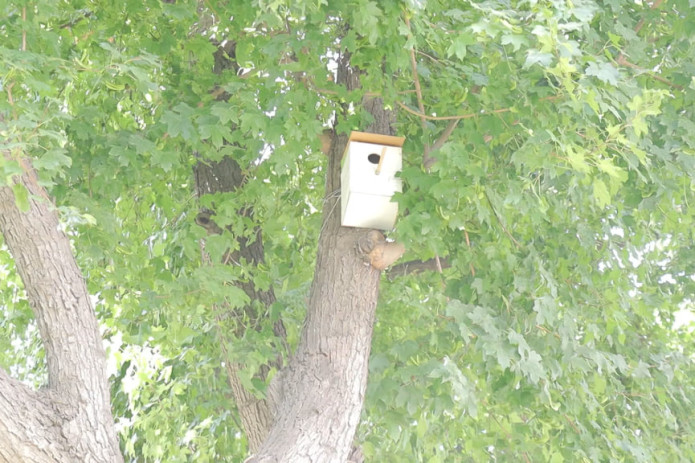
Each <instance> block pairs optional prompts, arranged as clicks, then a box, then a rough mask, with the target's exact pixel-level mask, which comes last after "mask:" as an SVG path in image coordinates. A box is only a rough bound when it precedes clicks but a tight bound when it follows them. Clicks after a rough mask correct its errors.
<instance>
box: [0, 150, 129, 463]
mask: <svg viewBox="0 0 695 463" xmlns="http://www.w3.org/2000/svg"><path fill="white" fill-rule="evenodd" d="M3 155H4V156H5V157H6V158H8V159H11V156H10V155H9V153H7V152H5V153H3ZM20 165H22V166H23V168H24V170H25V172H24V174H22V175H21V176H16V177H14V178H13V179H12V180H11V183H13V184H14V185H13V187H14V189H16V190H17V191H22V190H26V191H27V192H28V194H29V199H28V207H29V209H28V211H27V212H22V211H20V210H19V208H18V207H17V205H16V202H15V196H14V192H13V188H12V187H9V186H4V187H0V232H1V233H2V235H3V237H4V240H5V244H6V245H7V247H8V249H9V250H10V253H11V254H12V256H13V258H14V260H15V263H16V266H17V273H18V274H19V275H20V277H21V278H22V281H23V282H24V287H25V289H26V293H27V298H28V300H29V304H30V306H31V308H32V311H33V312H34V315H35V317H36V321H37V325H38V328H39V333H40V334H41V338H42V340H43V344H44V348H45V350H46V362H47V364H48V393H50V395H51V397H56V398H60V405H61V409H62V414H61V418H62V420H63V421H62V423H61V424H60V425H61V426H63V428H62V430H61V433H62V434H61V435H62V436H63V438H64V439H68V440H72V441H73V442H79V441H82V442H84V443H85V445H79V444H78V445H73V448H80V449H81V451H83V452H84V454H81V455H77V456H76V457H78V458H77V459H79V460H81V461H95V460H99V461H104V462H116V461H122V457H121V455H120V450H119V447H118V439H117V438H116V433H115V429H114V427H113V417H112V415H111V408H110V407H111V406H110V393H109V385H108V381H107V377H106V371H105V370H106V359H105V354H104V348H103V346H102V341H101V336H100V333H99V326H98V324H97V320H96V316H95V314H94V310H93V309H92V305H91V302H90V299H89V293H88V292H87V286H86V284H85V282H84V279H83V277H82V273H81V271H80V269H79V268H78V267H77V263H76V262H75V258H74V257H73V255H72V249H71V247H70V240H69V238H68V237H67V236H66V235H65V233H63V231H62V230H61V227H60V224H59V222H58V216H57V214H56V212H55V210H54V208H53V206H52V204H51V203H50V202H49V201H47V200H46V199H45V198H47V197H48V196H47V194H46V192H45V190H44V189H43V188H42V187H41V186H39V184H38V182H37V178H36V174H35V172H34V171H33V168H32V167H31V164H30V163H29V161H28V160H26V159H24V160H22V159H20ZM5 383H6V384H7V380H5ZM15 389H16V388H15ZM15 394H19V393H18V392H15ZM15 405H16V404H15ZM53 405H54V407H57V406H58V403H57V402H54V403H53ZM13 420H17V417H15V418H14V419H13ZM88 429H89V430H91V431H92V432H91V433H87V434H85V435H79V434H80V432H84V431H85V430H88ZM38 436H40V435H39V434H35V435H34V437H33V438H34V439H39V437H38ZM90 441H91V442H98V443H99V444H98V446H97V447H98V448H94V447H93V446H92V444H91V443H90ZM37 445H38V443H37ZM56 445H57V444H56ZM54 461H57V460H54Z"/></svg>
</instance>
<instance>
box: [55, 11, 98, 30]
mask: <svg viewBox="0 0 695 463" xmlns="http://www.w3.org/2000/svg"><path fill="white" fill-rule="evenodd" d="M93 14H94V13H92V12H91V11H87V12H86V13H85V14H83V15H80V16H79V17H77V18H75V19H73V20H72V21H68V22H66V23H64V24H61V25H60V26H58V28H59V29H69V28H71V27H75V25H77V23H79V22H80V21H82V20H83V19H87V18H89V17H90V16H92V15H93Z"/></svg>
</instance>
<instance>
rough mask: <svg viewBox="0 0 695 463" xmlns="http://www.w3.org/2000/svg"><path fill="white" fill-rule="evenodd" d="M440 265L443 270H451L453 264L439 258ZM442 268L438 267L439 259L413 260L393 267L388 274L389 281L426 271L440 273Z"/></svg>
mask: <svg viewBox="0 0 695 463" xmlns="http://www.w3.org/2000/svg"><path fill="white" fill-rule="evenodd" d="M439 263H440V266H441V269H445V268H450V267H451V263H450V262H449V260H448V259H446V258H442V257H440V258H439ZM440 266H438V265H437V259H428V260H424V261H423V260H411V261H408V262H403V263H402V264H398V265H394V266H393V267H391V268H390V269H389V271H388V273H387V275H388V277H389V279H394V278H397V277H402V276H405V275H412V274H416V273H421V272H426V271H435V272H439V271H440Z"/></svg>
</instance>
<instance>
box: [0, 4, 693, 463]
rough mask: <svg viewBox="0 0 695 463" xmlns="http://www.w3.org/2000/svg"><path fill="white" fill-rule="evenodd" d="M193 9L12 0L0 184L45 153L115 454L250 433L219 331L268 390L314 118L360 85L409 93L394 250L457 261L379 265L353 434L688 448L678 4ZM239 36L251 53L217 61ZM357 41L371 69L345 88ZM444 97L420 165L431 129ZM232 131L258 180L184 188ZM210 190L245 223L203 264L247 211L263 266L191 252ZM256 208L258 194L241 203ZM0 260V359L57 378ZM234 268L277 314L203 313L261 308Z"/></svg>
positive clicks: (683, 68) (231, 455)
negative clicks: (338, 69)
mask: <svg viewBox="0 0 695 463" xmlns="http://www.w3.org/2000/svg"><path fill="white" fill-rule="evenodd" d="M201 5H202V9H203V12H202V13H201V12H199V11H197V6H198V5H197V3H196V2H192V1H188V2H186V1H179V2H176V3H173V4H170V3H165V2H160V1H154V0H145V1H126V2H99V1H97V2H87V1H84V0H82V1H80V0H76V1H70V2H67V1H60V2H54V1H50V0H35V1H25V2H9V3H7V4H5V5H4V6H3V7H2V18H3V19H2V20H1V21H0V37H1V39H2V40H1V42H0V43H2V46H0V87H1V90H2V92H1V94H0V131H1V133H2V142H0V143H1V145H0V146H1V149H2V151H3V152H7V153H10V154H11V156H10V157H9V158H6V157H4V156H2V157H0V170H1V174H2V175H0V181H2V182H8V181H9V180H10V179H11V178H12V177H13V176H14V175H17V174H19V173H21V172H22V165H21V161H20V159H21V157H22V156H29V157H31V159H32V160H33V164H34V167H35V168H36V169H37V171H38V174H39V176H40V179H41V181H42V182H43V184H44V185H46V186H47V187H48V188H49V191H50V194H51V195H52V196H53V197H54V198H55V200H56V204H57V206H58V209H59V211H60V214H61V218H62V221H63V223H64V226H65V228H66V230H67V231H68V232H69V233H70V234H71V236H72V237H74V245H75V252H76V255H77V258H78V261H79V263H80V265H81V267H82V269H83V271H84V273H85V276H86V278H87V281H88V284H89V288H90V291H91V292H92V294H94V297H95V300H96V301H97V311H98V315H99V317H100V321H101V324H102V328H103V331H104V337H105V339H106V342H107V346H108V349H109V361H110V369H111V374H112V375H113V391H112V392H113V402H114V409H115V414H116V415H117V420H118V424H119V429H120V432H121V438H122V445H123V450H124V452H125V454H126V456H127V457H128V458H130V459H131V460H133V461H135V460H136V459H138V461H170V462H174V461H196V462H205V461H221V460H224V461H236V460H238V459H239V458H240V457H241V455H243V454H244V449H245V445H246V444H245V440H244V437H243V436H242V435H241V433H240V430H239V426H238V424H237V423H238V421H237V418H236V416H237V415H236V410H235V409H234V408H230V404H229V399H228V397H229V390H228V385H227V383H226V381H225V379H224V373H223V368H222V367H221V365H220V358H221V352H220V346H219V343H218V342H217V341H216V339H217V337H216V336H217V332H218V330H219V329H223V330H226V331H228V332H233V333H237V334H238V336H237V337H236V338H235V339H234V340H233V341H231V343H232V345H231V346H228V347H229V348H230V351H232V352H234V353H235V355H236V356H237V360H239V361H241V362H243V364H244V366H245V370H244V372H245V376H244V378H245V382H246V384H247V386H248V388H249V389H250V390H252V391H254V392H255V393H256V394H257V395H262V394H263V392H264V389H265V384H264V383H262V382H259V381H257V380H256V379H254V374H255V373H256V372H257V371H258V368H259V367H260V366H261V365H263V364H264V363H266V362H267V361H268V360H269V359H272V358H273V357H274V355H275V352H273V350H272V348H271V346H272V337H273V332H272V326H271V325H272V322H273V321H274V320H277V319H282V320H283V321H284V322H285V324H286V326H287V327H288V338H289V342H290V344H291V345H296V342H297V340H298V337H299V332H300V330H301V323H302V320H303V310H304V309H303V304H304V299H305V297H306V294H307V291H308V284H309V282H310V280H311V277H312V274H313V269H312V266H313V261H314V252H315V247H316V246H315V243H316V240H317V236H318V233H319V228H320V217H319V216H318V214H317V211H318V210H320V209H321V202H322V200H323V199H322V198H323V195H324V192H323V173H324V170H323V166H324V162H325V158H324V156H323V155H322V154H320V152H319V142H318V137H317V135H318V134H319V133H320V132H321V130H322V129H323V127H324V126H325V125H326V124H327V123H328V122H329V121H331V120H332V118H333V115H334V114H335V113H336V112H337V113H339V114H343V113H344V112H345V109H346V108H353V109H354V110H353V111H349V112H348V114H346V115H341V116H340V117H339V118H338V119H337V121H338V123H337V126H336V130H337V131H338V132H347V131H349V130H352V129H359V128H363V127H365V126H366V125H367V124H368V122H369V115H368V114H367V113H366V112H365V111H364V110H363V109H362V108H361V106H360V103H361V101H362V99H363V97H364V96H365V95H367V93H368V92H369V94H370V95H374V94H378V95H380V96H381V97H382V98H383V100H384V102H385V104H386V105H388V106H389V107H393V108H395V109H398V131H399V135H404V136H406V137H407V142H406V145H405V152H404V156H405V163H404V166H405V167H404V169H403V172H402V177H403V179H404V183H405V189H404V192H403V193H402V194H399V195H398V196H397V198H396V199H397V201H398V202H399V204H400V210H401V216H400V218H399V220H398V223H397V228H396V230H395V232H394V234H393V236H394V237H396V238H397V239H398V240H400V241H402V242H404V243H405V244H406V245H407V247H408V250H409V251H408V255H407V256H406V258H408V259H430V258H435V257H436V258H440V259H441V260H443V259H445V258H446V261H447V262H448V263H449V264H450V267H449V268H446V269H444V270H443V272H442V273H441V274H440V273H425V274H420V275H410V276H406V277H398V278H393V279H389V278H384V281H383V282H382V291H381V296H380V305H379V308H378V312H377V316H378V321H377V325H376V328H375V337H374V342H373V354H372V359H371V363H370V379H369V386H368V394H367V399H366V407H365V411H364V414H363V423H362V424H361V426H360V428H359V431H358V439H359V441H360V442H361V443H362V446H363V449H364V453H365V455H366V456H367V458H368V460H371V461H404V460H408V461H414V460H417V461H429V462H437V461H442V462H443V461H486V460H488V459H490V460H493V459H494V460H502V461H511V460H515V459H516V460H520V461H551V462H562V461H596V462H598V461H644V462H650V461H691V460H694V459H695V441H694V439H693V437H692V436H694V435H695V429H693V424H692V420H691V419H690V417H691V415H692V412H693V404H692V402H691V400H692V399H691V397H693V396H694V393H695V390H694V388H695V385H694V384H693V383H694V381H695V380H694V379H693V378H695V375H693V372H694V371H693V354H692V350H691V346H692V341H693V336H692V332H691V331H689V330H687V329H684V328H678V329H674V322H675V321H676V314H677V313H679V311H681V309H683V308H688V307H691V306H692V301H691V299H690V295H691V294H692V293H693V286H694V278H693V275H695V269H694V268H693V266H694V265H695V259H694V258H695V255H694V254H693V247H692V243H693V239H694V236H693V229H694V227H693V218H694V213H693V210H692V209H691V208H690V204H691V203H692V201H693V200H695V197H694V191H695V122H694V118H693V107H695V105H694V103H695V101H694V100H695V80H693V77H692V76H693V75H695V69H694V65H693V62H694V60H693V57H694V56H695V50H694V48H693V47H694V44H693V41H694V40H695V39H693V37H695V30H693V29H694V28H695V14H694V13H693V10H692V9H691V5H690V4H689V3H688V2H687V1H684V0H676V1H672V2H661V1H658V0H657V1H656V2H654V3H653V4H646V3H639V2H638V3H633V2H620V1H614V0H613V1H604V2H598V1H591V0H576V1H573V2H568V1H567V2H565V1H543V0H539V1H536V0H529V1H493V0H487V1H481V2H477V1H476V2H474V1H470V2H460V1H450V0H422V1H420V0H409V1H406V2H390V1H389V2H377V1H370V0H349V1H344V2H343V1H340V2H338V1H333V0H311V1H309V0H307V1H283V0H272V1H261V0H259V1H256V2H218V1H215V0H209V1H207V0H206V1H205V2H202V3H201ZM225 41H233V42H234V45H235V47H234V56H233V58H234V59H235V61H236V62H237V63H238V64H239V66H240V67H241V69H239V70H238V71H237V70H235V69H216V60H215V53H216V51H217V46H216V44H221V43H224V42H225ZM217 52H218V53H220V52H219V51H217ZM345 52H349V53H350V54H351V63H352V65H353V66H356V67H358V68H359V69H360V70H361V71H362V76H361V81H362V86H363V88H362V90H357V91H352V92H347V91H346V90H345V89H343V88H342V87H340V86H338V85H336V84H335V83H334V80H335V79H334V76H333V69H334V66H335V65H334V59H335V57H336V56H337V54H338V53H345ZM411 55H412V56H413V57H414V59H415V62H416V67H415V68H413V67H412V65H411ZM217 63H218V64H219V61H217ZM416 80H418V81H419V83H420V85H421V88H422V91H421V93H422V98H421V99H420V98H419V97H418V95H417V93H416V92H414V88H415V81H416ZM219 91H223V92H226V94H227V95H228V98H227V99H226V100H224V101H220V100H219V99H217V98H216V97H215V95H216V94H219ZM420 103H422V107H423V108H424V111H425V113H424V114H422V113H421V110H420ZM418 113H420V114H418ZM423 116H427V117H423ZM451 116H459V118H460V122H459V123H458V125H457V126H456V127H455V129H454V130H453V132H452V134H451V136H450V137H448V138H447V139H446V143H444V145H443V146H441V148H440V149H439V150H437V151H435V152H433V153H432V156H433V157H435V158H436V159H437V162H436V163H434V164H433V165H432V167H431V169H429V171H428V170H427V169H424V168H423V166H422V159H423V152H424V151H425V149H426V148H425V147H426V146H432V145H433V144H434V142H435V141H436V140H437V138H438V137H439V136H440V134H441V133H442V132H443V131H444V129H445V128H446V126H447V124H448V123H449V122H448V121H449V120H450V118H451ZM448 118H449V119H448ZM224 156H231V157H233V158H234V159H236V160H237V161H238V162H239V163H240V164H241V165H242V166H243V167H244V170H245V173H246V175H247V178H248V181H247V183H246V184H245V185H244V187H243V188H242V189H240V190H239V191H237V192H235V193H233V194H232V193H225V194H217V195H207V196H205V197H203V198H201V199H200V201H197V200H196V198H195V194H194V179H193V177H192V166H193V165H194V164H195V163H196V162H197V161H198V159H205V160H208V161H214V160H219V159H221V158H222V157H224ZM328 193H330V192H328ZM15 195H16V199H17V202H18V204H19V205H20V206H23V207H25V206H26V201H27V199H28V198H27V193H26V191H23V190H22V189H21V188H19V187H17V188H16V191H15ZM213 204H214V206H215V210H216V213H217V215H216V218H215V219H216V221H217V223H218V225H220V226H221V227H226V226H228V227H229V230H230V232H229V233H227V232H225V233H224V234H222V235H219V236H215V237H211V238H208V239H207V249H208V251H209V252H210V253H211V255H212V260H213V261H214V262H218V261H219V260H220V259H219V258H220V257H221V256H222V254H223V253H224V252H225V251H226V250H227V249H228V248H230V247H231V248H233V247H234V246H236V239H235V237H238V236H244V235H247V236H249V237H252V236H253V229H254V227H255V226H256V225H260V226H262V229H263V238H264V244H265V253H266V260H265V263H264V264H263V265H261V266H260V267H259V268H258V269H256V270H255V271H253V272H251V271H250V270H248V269H245V267H244V266H242V267H229V266H224V265H222V264H214V265H211V266H210V265H203V263H202V262H201V258H200V250H199V246H198V241H199V240H200V239H202V238H203V237H204V236H205V233H204V230H202V229H201V228H200V227H198V226H196V225H195V224H194V222H193V218H194V216H195V214H196V212H197V211H198V209H199V207H201V206H202V207H209V206H212V205H213ZM245 206H253V208H254V215H253V216H252V217H242V216H240V215H238V214H237V211H238V210H239V209H240V208H241V207H245ZM0 276H1V278H0V305H1V306H2V307H3V312H2V317H1V318H0V331H1V332H2V336H0V340H1V341H0V350H1V352H2V355H0V363H1V364H2V366H3V367H6V368H9V369H10V371H11V372H12V373H13V374H14V375H15V376H17V377H20V378H22V379H24V380H26V381H29V382H34V383H41V381H42V378H43V375H44V372H43V366H42V363H41V358H42V351H41V346H40V343H39V341H38V340H37V333H36V329H35V326H34V325H33V322H32V317H31V312H30V310H29V308H28V305H27V303H26V299H25V295H24V294H23V290H22V285H21V282H20V281H19V278H18V276H17V275H16V273H15V272H14V269H13V266H12V260H11V256H9V255H8V253H7V252H6V250H5V249H4V248H0ZM240 281H253V282H254V283H255V284H256V285H257V286H258V287H259V288H267V287H270V286H271V285H272V287H273V288H274V290H275V294H276V295H277V296H278V302H277V303H276V304H275V305H273V306H272V307H270V308H268V309H267V310H268V312H269V313H268V314H267V315H268V317H267V320H266V322H264V324H262V325H261V326H251V325H252V324H253V323H254V322H255V320H254V319H251V318H248V317H245V316H244V314H242V313H240V314H237V315H238V316H237V317H230V318H229V319H225V320H223V321H218V320H216V318H215V315H214V314H213V313H211V310H210V307H212V306H213V304H220V303H225V304H227V305H228V306H230V307H242V306H245V305H246V304H248V303H249V301H248V300H247V297H246V295H245V294H244V293H243V292H242V291H241V290H239V289H237V288H236V286H234V283H235V282H240ZM259 310H263V311H265V310H266V309H265V308H262V307H260V308H259ZM246 328H253V329H246ZM271 376H272V375H271Z"/></svg>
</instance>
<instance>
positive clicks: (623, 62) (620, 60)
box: [615, 53, 683, 90]
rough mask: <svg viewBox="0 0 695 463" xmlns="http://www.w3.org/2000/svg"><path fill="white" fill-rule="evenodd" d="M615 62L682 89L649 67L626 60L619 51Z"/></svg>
mask: <svg viewBox="0 0 695 463" xmlns="http://www.w3.org/2000/svg"><path fill="white" fill-rule="evenodd" d="M615 62H616V63H618V64H619V65H621V66H625V67H628V68H630V69H635V70H637V71H643V72H645V73H646V74H647V75H648V76H649V77H651V78H652V79H654V80H658V81H659V82H662V83H664V84H666V85H668V86H669V87H671V88H676V89H678V90H683V86H682V85H678V84H674V83H673V82H671V81H669V80H668V79H665V78H664V77H661V76H660V75H658V74H654V72H652V71H650V70H649V69H645V68H643V67H641V66H638V65H636V64H634V63H631V62H630V61H628V60H627V59H626V58H625V55H623V54H622V53H620V55H618V59H617V60H615Z"/></svg>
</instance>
